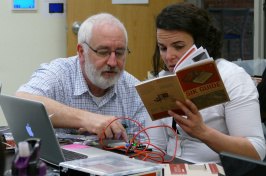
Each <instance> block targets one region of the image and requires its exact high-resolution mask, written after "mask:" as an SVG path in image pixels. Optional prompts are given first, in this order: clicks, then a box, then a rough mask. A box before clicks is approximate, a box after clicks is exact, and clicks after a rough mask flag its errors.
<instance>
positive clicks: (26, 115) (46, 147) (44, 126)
mask: <svg viewBox="0 0 266 176" xmlns="http://www.w3.org/2000/svg"><path fill="white" fill-rule="evenodd" d="M0 105H1V107H2V110H3V113H4V116H5V118H6V121H7V124H8V127H9V128H10V131H11V133H12V135H13V138H14V141H15V143H16V144H17V145H18V142H20V141H24V140H26V139H28V138H31V137H34V138H40V139H41V156H40V157H41V159H42V160H44V161H45V162H47V163H50V164H52V165H55V166H59V163H60V162H64V161H67V160H66V158H65V156H64V155H63V151H65V150H68V151H74V152H76V153H79V154H83V157H82V158H84V155H86V156H85V157H92V156H105V155H106V154H108V155H109V154H115V153H113V152H110V151H106V150H102V149H99V148H96V147H88V148H81V149H73V150H72V149H63V148H62V147H60V145H59V142H58V139H57V137H56V135H55V132H54V129H53V126H52V124H51V121H50V119H49V116H48V114H47V111H46V109H45V106H44V104H43V103H41V102H37V101H32V100H27V99H22V98H18V97H14V96H8V95H3V94H2V95H0ZM116 155H117V154H116Z"/></svg>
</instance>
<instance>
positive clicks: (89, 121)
mask: <svg viewBox="0 0 266 176" xmlns="http://www.w3.org/2000/svg"><path fill="white" fill-rule="evenodd" d="M115 119H116V117H114V116H105V115H100V114H95V116H93V117H90V118H84V122H83V123H82V124H83V127H82V128H79V130H78V132H79V134H82V133H84V132H86V131H88V132H89V133H94V134H97V135H98V137H99V138H101V136H102V133H103V131H104V130H105V128H106V127H107V126H108V125H109V124H110V123H111V122H112V121H113V120H115ZM103 139H115V140H117V139H122V140H124V141H125V142H128V138H127V133H126V130H125V128H124V127H123V125H122V124H121V123H120V122H119V120H115V121H113V122H112V123H111V124H110V125H109V126H108V128H107V129H106V130H105V131H104V135H103Z"/></svg>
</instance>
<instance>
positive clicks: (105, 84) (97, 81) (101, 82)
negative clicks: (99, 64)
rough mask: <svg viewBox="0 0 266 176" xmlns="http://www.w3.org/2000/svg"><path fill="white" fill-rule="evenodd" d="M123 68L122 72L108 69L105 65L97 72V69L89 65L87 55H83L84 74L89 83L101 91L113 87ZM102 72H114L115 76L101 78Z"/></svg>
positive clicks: (113, 68) (112, 68) (116, 69)
mask: <svg viewBox="0 0 266 176" xmlns="http://www.w3.org/2000/svg"><path fill="white" fill-rule="evenodd" d="M124 67H125V63H124ZM124 67H123V69H122V70H119V69H118V68H117V67H110V66H108V65H106V66H104V67H103V68H101V69H99V70H97V68H96V67H95V66H94V65H93V64H91V63H90V61H89V57H88V55H87V54H85V73H86V75H87V77H88V79H89V80H90V81H91V83H92V84H94V85H95V86H97V87H99V88H101V89H104V90H105V89H107V88H109V87H111V86H113V85H114V84H115V83H116V82H117V80H118V79H119V78H120V76H121V75H122V73H123V71H124ZM104 71H115V72H116V73H117V74H116V75H114V76H102V75H101V74H102V72H104Z"/></svg>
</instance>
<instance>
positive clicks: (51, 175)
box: [5, 144, 190, 176]
mask: <svg viewBox="0 0 266 176" xmlns="http://www.w3.org/2000/svg"><path fill="white" fill-rule="evenodd" d="M96 147H97V148H101V149H103V147H102V146H101V144H100V145H99V146H96ZM103 150H104V149H103ZM113 152H115V153H122V152H119V151H113ZM14 155H15V152H14V150H13V151H7V152H6V164H5V170H6V171H8V170H10V169H11V165H12V161H13V158H14ZM136 159H138V158H136ZM164 159H165V160H166V161H169V160H170V159H172V156H169V155H166V156H165V157H164ZM171 163H190V162H188V161H185V160H182V159H179V158H175V159H174V160H173V161H172V162H171ZM47 173H48V174H47V175H48V176H59V175H60V174H59V170H58V167H55V166H53V165H50V164H47ZM7 175H9V172H8V173H7V174H6V176H7Z"/></svg>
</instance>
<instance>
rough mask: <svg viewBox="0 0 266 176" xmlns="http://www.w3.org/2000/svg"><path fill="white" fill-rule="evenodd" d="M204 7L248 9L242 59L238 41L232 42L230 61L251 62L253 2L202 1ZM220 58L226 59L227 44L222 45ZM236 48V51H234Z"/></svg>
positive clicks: (237, 0) (247, 0)
mask: <svg viewBox="0 0 266 176" xmlns="http://www.w3.org/2000/svg"><path fill="white" fill-rule="evenodd" d="M204 7H205V8H206V9H208V8H212V9H215V8H218V9H219V8H250V13H249V16H248V19H247V25H246V29H245V35H244V42H243V43H244V51H243V52H244V58H241V57H240V51H239V49H238V48H239V47H240V46H239V40H235V41H232V48H233V49H232V58H231V59H230V60H237V59H238V58H241V59H242V60H253V58H254V57H253V53H254V51H253V38H254V30H253V28H254V0H222V1H217V0H204ZM223 46H224V47H223V50H222V57H224V58H228V55H227V42H225V43H224V45H223ZM235 48H237V49H235Z"/></svg>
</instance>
